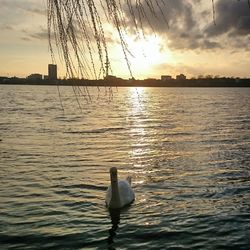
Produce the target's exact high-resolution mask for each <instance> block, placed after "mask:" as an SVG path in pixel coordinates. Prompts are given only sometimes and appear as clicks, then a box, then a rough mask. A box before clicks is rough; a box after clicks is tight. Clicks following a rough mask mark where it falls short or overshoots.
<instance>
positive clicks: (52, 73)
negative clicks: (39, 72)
mask: <svg viewBox="0 0 250 250" xmlns="http://www.w3.org/2000/svg"><path fill="white" fill-rule="evenodd" d="M48 79H49V80H57V65H56V64H49V65H48Z"/></svg>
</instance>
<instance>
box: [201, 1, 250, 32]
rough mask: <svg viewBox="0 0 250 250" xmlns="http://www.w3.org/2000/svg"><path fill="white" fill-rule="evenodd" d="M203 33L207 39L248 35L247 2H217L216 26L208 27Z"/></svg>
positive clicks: (249, 25)
mask: <svg viewBox="0 0 250 250" xmlns="http://www.w3.org/2000/svg"><path fill="white" fill-rule="evenodd" d="M205 33H206V35H207V36H209V37H214V36H219V35H223V34H228V35H233V36H247V35H249V34H250V8H249V6H248V4H247V2H246V1H225V0H219V1H218V2H217V4H216V25H209V27H208V28H207V29H206V30H205Z"/></svg>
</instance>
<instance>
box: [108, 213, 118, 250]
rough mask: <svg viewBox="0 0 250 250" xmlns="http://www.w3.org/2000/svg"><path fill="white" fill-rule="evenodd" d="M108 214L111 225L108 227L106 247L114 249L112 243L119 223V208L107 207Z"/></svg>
mask: <svg viewBox="0 0 250 250" xmlns="http://www.w3.org/2000/svg"><path fill="white" fill-rule="evenodd" d="M109 214H110V219H111V224H112V227H111V228H110V229H109V237H108V249H110V250H114V249H115V247H113V243H114V238H115V236H116V230H117V229H118V225H119V223H120V215H121V209H109Z"/></svg>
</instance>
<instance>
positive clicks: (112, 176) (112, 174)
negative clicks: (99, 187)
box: [109, 167, 117, 182]
mask: <svg viewBox="0 0 250 250" xmlns="http://www.w3.org/2000/svg"><path fill="white" fill-rule="evenodd" d="M109 173H110V179H111V182H116V181H117V168H116V167H112V168H110V170H109Z"/></svg>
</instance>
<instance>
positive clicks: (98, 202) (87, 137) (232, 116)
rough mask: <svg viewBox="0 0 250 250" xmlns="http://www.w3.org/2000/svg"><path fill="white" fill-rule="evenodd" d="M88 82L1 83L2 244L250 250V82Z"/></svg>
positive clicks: (5, 246)
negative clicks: (120, 181) (120, 192)
mask: <svg viewBox="0 0 250 250" xmlns="http://www.w3.org/2000/svg"><path fill="white" fill-rule="evenodd" d="M89 91H90V95H91V101H90V100H89V98H88V99H86V98H85V97H81V98H78V100H79V103H80V105H81V109H80V108H79V105H78V102H77V98H76V96H75V94H74V91H73V90H72V88H70V87H61V88H60V95H61V102H60V99H59V95H58V92H57V88H56V87H48V86H37V87H36V86H3V85H2V86H0V218H1V223H0V249H211V250H212V249H213V250H214V249H249V245H250V238H249V237H250V112H249V108H250V98H249V97H250V89H249V88H245V89H236V88H231V89H230V88H228V89H226V88H221V89H215V88H214V89H213V88H203V89H199V88H137V89H135V88H118V89H115V88H114V89H113V93H112V94H113V97H112V95H111V93H110V92H109V90H106V92H105V89H104V88H101V91H100V92H99V94H98V91H97V89H96V88H93V89H92V88H89ZM82 93H84V90H83V91H82ZM111 97H112V98H111ZM62 105H63V107H64V111H63V110H62ZM113 166H115V167H117V168H118V171H119V172H118V175H119V177H120V178H125V177H126V176H127V175H131V176H132V182H133V188H134V191H135V194H136V200H135V202H134V203H133V204H132V205H131V206H130V207H128V208H126V209H125V210H123V211H121V212H120V213H118V212H117V213H114V214H113V213H112V214H110V213H109V211H108V210H107V209H106V207H105V202H104V199H105V192H106V188H107V186H108V185H109V168H110V167H113Z"/></svg>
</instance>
